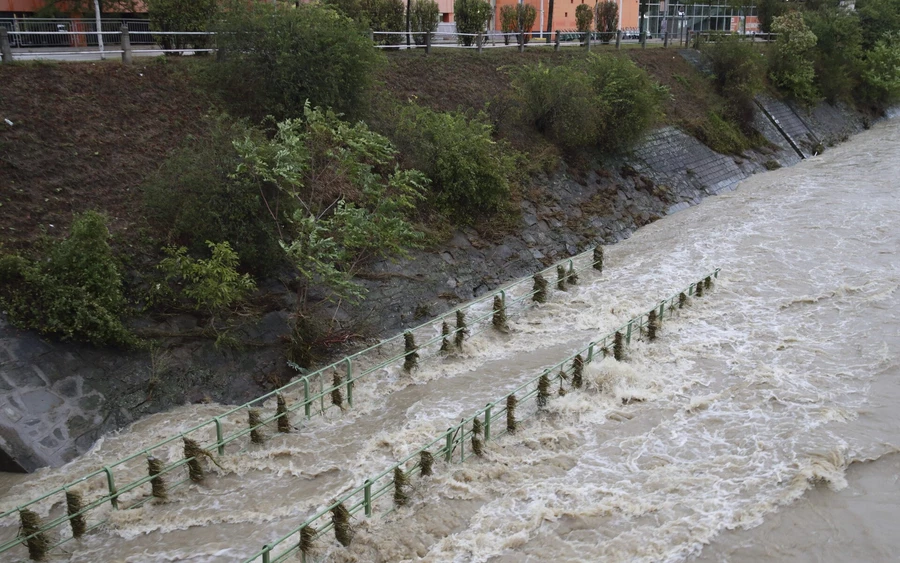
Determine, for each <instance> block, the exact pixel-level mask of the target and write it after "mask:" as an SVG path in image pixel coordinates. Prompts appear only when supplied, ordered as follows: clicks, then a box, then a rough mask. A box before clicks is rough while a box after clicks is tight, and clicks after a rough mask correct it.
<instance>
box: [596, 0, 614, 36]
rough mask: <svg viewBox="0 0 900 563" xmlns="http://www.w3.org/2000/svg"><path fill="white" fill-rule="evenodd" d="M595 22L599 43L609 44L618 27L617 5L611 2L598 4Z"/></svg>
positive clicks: (609, 0) (607, 0)
mask: <svg viewBox="0 0 900 563" xmlns="http://www.w3.org/2000/svg"><path fill="white" fill-rule="evenodd" d="M595 20H596V22H597V31H599V32H600V33H601V35H600V39H601V41H603V42H604V43H609V42H610V41H611V40H612V37H613V36H614V35H615V33H616V30H617V29H618V27H619V5H618V4H616V3H615V2H614V1H613V0H606V1H604V2H599V3H598V4H597V17H596V18H595Z"/></svg>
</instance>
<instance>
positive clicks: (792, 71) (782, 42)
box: [769, 12, 819, 104]
mask: <svg viewBox="0 0 900 563" xmlns="http://www.w3.org/2000/svg"><path fill="white" fill-rule="evenodd" d="M772 30H773V31H774V32H775V33H777V34H778V37H777V38H776V40H775V46H774V49H773V50H772V56H771V58H770V62H769V77H770V78H771V79H772V82H773V83H774V84H775V85H776V86H778V87H779V88H780V89H781V90H783V91H784V92H785V93H787V94H788V95H789V96H792V97H794V98H795V99H796V100H797V101H799V102H801V103H805V104H812V103H814V102H815V101H816V100H817V99H818V95H819V94H818V91H817V90H816V85H815V77H816V72H815V68H814V66H813V49H814V48H815V46H816V35H815V34H814V33H813V32H812V31H810V29H809V27H807V25H806V23H804V21H803V15H802V14H800V13H799V12H789V13H787V14H785V15H783V16H779V17H777V18H775V20H774V21H773V23H772Z"/></svg>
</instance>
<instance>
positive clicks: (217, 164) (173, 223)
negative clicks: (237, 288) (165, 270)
mask: <svg viewBox="0 0 900 563" xmlns="http://www.w3.org/2000/svg"><path fill="white" fill-rule="evenodd" d="M207 127H208V130H207V132H206V134H205V135H203V136H201V137H196V138H192V137H189V138H188V139H187V141H186V143H185V145H184V146H183V147H180V148H179V149H177V150H175V151H174V152H173V153H172V154H171V155H170V156H169V158H168V159H166V160H165V161H164V162H163V164H162V166H160V168H159V170H158V171H157V172H156V173H155V174H154V175H153V176H151V177H150V178H149V179H148V180H147V182H146V183H145V184H144V186H143V189H144V201H145V204H146V206H147V209H148V215H149V216H150V219H151V221H152V222H154V223H155V224H156V225H158V226H159V227H160V228H161V229H163V230H165V231H166V232H167V233H168V238H169V240H171V241H172V242H174V243H176V244H177V245H178V246H186V247H187V248H188V250H189V251H190V252H191V253H192V254H194V255H196V256H200V255H203V254H204V253H205V252H206V248H207V241H210V240H216V241H223V242H227V243H228V244H229V245H230V248H233V249H234V251H235V252H237V254H238V255H239V256H240V261H241V266H242V268H243V269H245V270H249V271H252V272H254V273H257V274H259V275H265V274H268V273H271V272H272V271H273V269H274V268H275V267H276V266H277V265H278V263H279V261H280V260H282V258H283V253H282V252H281V249H280V247H279V246H278V242H277V241H278V231H277V225H278V223H277V222H276V221H275V220H273V217H272V212H274V210H278V209H284V208H285V206H287V205H290V201H288V200H287V198H286V197H284V196H283V195H282V194H281V193H280V192H278V191H277V190H274V189H272V188H271V187H270V186H266V185H262V184H256V183H253V182H250V181H247V179H245V178H240V177H237V176H235V175H234V172H235V170H237V168H238V165H239V164H240V163H241V159H240V155H239V154H238V152H237V150H236V149H235V147H234V141H235V140H239V139H240V140H242V139H244V138H245V137H247V136H249V135H259V133H255V132H254V131H253V130H252V129H250V128H249V127H248V126H247V125H246V124H244V123H242V122H239V121H237V122H236V121H231V120H229V119H228V118H226V117H221V118H218V119H211V120H210V121H209V122H208V123H207Z"/></svg>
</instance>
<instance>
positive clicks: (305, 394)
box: [303, 376, 312, 419]
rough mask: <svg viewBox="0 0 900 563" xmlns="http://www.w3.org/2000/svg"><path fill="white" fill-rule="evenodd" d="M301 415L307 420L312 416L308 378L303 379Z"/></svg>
mask: <svg viewBox="0 0 900 563" xmlns="http://www.w3.org/2000/svg"><path fill="white" fill-rule="evenodd" d="M303 413H304V414H305V415H306V418H307V419H308V418H309V417H310V415H311V414H312V405H310V404H309V377H308V376H304V377H303Z"/></svg>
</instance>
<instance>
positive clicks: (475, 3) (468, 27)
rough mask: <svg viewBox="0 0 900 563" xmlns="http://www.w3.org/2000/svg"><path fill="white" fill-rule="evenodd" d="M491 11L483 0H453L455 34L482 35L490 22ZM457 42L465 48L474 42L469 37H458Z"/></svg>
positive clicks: (489, 6)
mask: <svg viewBox="0 0 900 563" xmlns="http://www.w3.org/2000/svg"><path fill="white" fill-rule="evenodd" d="M492 15H493V11H492V9H491V5H490V3H489V2H486V1H485V0H454V2H453V17H454V19H455V20H456V31H457V33H482V32H483V31H484V27H485V26H486V25H487V23H488V22H489V21H490V19H491V16H492ZM457 41H458V42H459V43H460V44H462V45H465V46H467V47H468V46H470V45H472V43H474V42H475V38H474V37H472V36H470V35H460V36H459V37H457Z"/></svg>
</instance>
